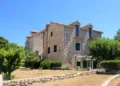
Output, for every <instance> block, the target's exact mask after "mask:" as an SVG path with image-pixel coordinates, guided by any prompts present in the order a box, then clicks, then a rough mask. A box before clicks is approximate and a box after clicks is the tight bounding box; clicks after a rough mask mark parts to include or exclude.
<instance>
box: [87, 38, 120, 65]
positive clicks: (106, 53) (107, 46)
mask: <svg viewBox="0 0 120 86" xmlns="http://www.w3.org/2000/svg"><path fill="white" fill-rule="evenodd" d="M88 47H89V50H90V55H92V56H93V58H95V59H96V60H97V61H98V63H99V62H100V61H102V60H114V59H118V57H119V56H120V42H118V41H117V40H112V39H109V38H97V39H95V40H92V41H90V43H89V46H88Z"/></svg>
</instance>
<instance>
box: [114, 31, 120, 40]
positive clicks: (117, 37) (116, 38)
mask: <svg viewBox="0 0 120 86" xmlns="http://www.w3.org/2000/svg"><path fill="white" fill-rule="evenodd" d="M114 39H115V40H118V41H119V42H120V29H118V31H117V32H116V35H115V36H114Z"/></svg>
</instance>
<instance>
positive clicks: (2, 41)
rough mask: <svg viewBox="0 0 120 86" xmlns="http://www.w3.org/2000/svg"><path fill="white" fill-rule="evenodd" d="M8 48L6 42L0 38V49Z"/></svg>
mask: <svg viewBox="0 0 120 86" xmlns="http://www.w3.org/2000/svg"><path fill="white" fill-rule="evenodd" d="M6 47H8V40H6V39H5V38H3V37H1V36H0V49H1V48H6Z"/></svg>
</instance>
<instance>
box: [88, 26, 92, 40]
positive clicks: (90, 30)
mask: <svg viewBox="0 0 120 86" xmlns="http://www.w3.org/2000/svg"><path fill="white" fill-rule="evenodd" d="M88 33H89V38H92V28H89V31H88Z"/></svg>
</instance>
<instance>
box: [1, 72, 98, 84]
mask: <svg viewBox="0 0 120 86" xmlns="http://www.w3.org/2000/svg"><path fill="white" fill-rule="evenodd" d="M95 73H96V71H86V72H81V73H72V74H62V75H57V76H48V77H36V78H26V79H16V80H9V81H3V86H27V85H28V84H36V83H45V82H51V81H56V80H63V79H68V78H74V77H78V76H85V75H90V74H95Z"/></svg>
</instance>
